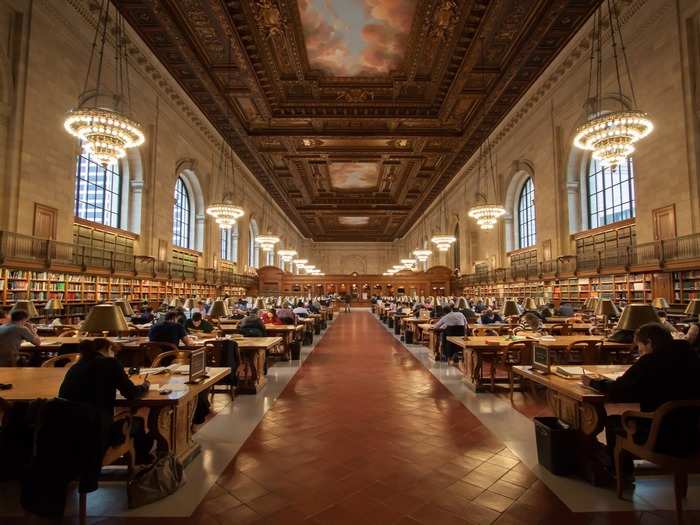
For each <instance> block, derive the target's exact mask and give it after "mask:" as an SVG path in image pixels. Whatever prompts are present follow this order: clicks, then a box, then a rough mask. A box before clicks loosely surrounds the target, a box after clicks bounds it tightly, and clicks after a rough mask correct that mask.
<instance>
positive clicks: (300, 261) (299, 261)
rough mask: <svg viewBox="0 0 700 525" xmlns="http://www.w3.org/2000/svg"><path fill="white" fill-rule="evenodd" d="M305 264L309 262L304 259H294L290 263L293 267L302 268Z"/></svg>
mask: <svg viewBox="0 0 700 525" xmlns="http://www.w3.org/2000/svg"><path fill="white" fill-rule="evenodd" d="M307 262H309V261H308V260H306V259H294V260H293V261H292V263H293V264H294V265H295V266H304V265H305V264H306V263H307Z"/></svg>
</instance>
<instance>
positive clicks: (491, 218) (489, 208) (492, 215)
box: [467, 138, 506, 230]
mask: <svg viewBox="0 0 700 525" xmlns="http://www.w3.org/2000/svg"><path fill="white" fill-rule="evenodd" d="M487 155H488V164H487V160H486V156H487ZM482 164H483V165H484V167H483V170H484V172H485V176H486V177H487V184H488V179H491V182H492V184H493V192H494V194H495V193H496V176H495V173H494V169H493V157H492V155H491V146H490V144H489V142H488V138H487V139H486V143H485V145H483V144H482V147H481V152H480V154H479V174H478V175H477V177H478V178H477V192H476V196H475V198H476V202H477V203H478V202H479V201H482V204H476V205H474V206H472V207H471V208H470V209H469V212H467V215H469V217H471V218H472V219H474V220H475V221H476V223H477V224H478V225H479V226H480V227H481V229H482V230H492V229H493V228H494V227H495V226H496V224H498V219H500V218H501V217H503V216H504V215H505V214H506V209H505V208H504V207H503V206H502V205H500V204H495V203H490V202H489V199H488V186H487V187H486V189H485V190H484V192H481V191H479V185H480V181H481V172H482Z"/></svg>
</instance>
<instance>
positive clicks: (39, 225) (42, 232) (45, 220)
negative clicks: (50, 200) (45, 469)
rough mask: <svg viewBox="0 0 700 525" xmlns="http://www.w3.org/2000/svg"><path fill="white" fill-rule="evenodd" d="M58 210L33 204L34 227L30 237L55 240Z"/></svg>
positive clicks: (36, 203)
mask: <svg viewBox="0 0 700 525" xmlns="http://www.w3.org/2000/svg"><path fill="white" fill-rule="evenodd" d="M57 218H58V210H57V209H56V208H52V207H51V206H44V205H43V204H39V203H38V202H35V203H34V226H33V228H32V235H33V236H34V237H39V238H41V239H55V238H56V228H57V222H56V221H57Z"/></svg>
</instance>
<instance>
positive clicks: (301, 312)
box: [292, 301, 309, 317]
mask: <svg viewBox="0 0 700 525" xmlns="http://www.w3.org/2000/svg"><path fill="white" fill-rule="evenodd" d="M292 312H294V315H296V316H297V317H308V316H309V311H308V310H307V309H306V308H305V307H304V303H303V302H301V301H299V302H298V303H297V306H296V308H295V309H294V310H292Z"/></svg>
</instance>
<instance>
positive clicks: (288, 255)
mask: <svg viewBox="0 0 700 525" xmlns="http://www.w3.org/2000/svg"><path fill="white" fill-rule="evenodd" d="M277 255H279V257H280V260H281V261H282V262H285V263H287V262H290V261H291V260H292V259H294V257H296V255H297V251H296V250H277Z"/></svg>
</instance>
